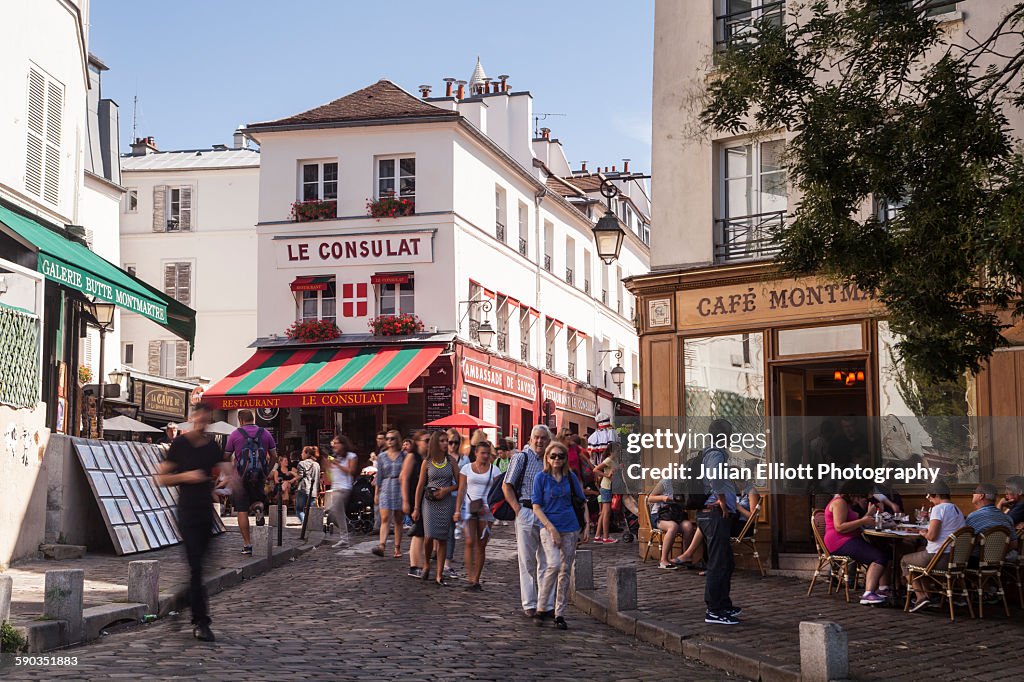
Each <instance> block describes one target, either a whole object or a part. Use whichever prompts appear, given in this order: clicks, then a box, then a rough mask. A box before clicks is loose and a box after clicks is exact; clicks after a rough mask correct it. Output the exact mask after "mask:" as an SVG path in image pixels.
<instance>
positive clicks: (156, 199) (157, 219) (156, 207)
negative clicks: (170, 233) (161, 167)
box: [153, 185, 167, 232]
mask: <svg viewBox="0 0 1024 682" xmlns="http://www.w3.org/2000/svg"><path fill="white" fill-rule="evenodd" d="M166 200H167V185H157V186H156V187H154V188H153V231H154V232H166V231H167V213H166V209H165V208H164V202H165V201H166Z"/></svg>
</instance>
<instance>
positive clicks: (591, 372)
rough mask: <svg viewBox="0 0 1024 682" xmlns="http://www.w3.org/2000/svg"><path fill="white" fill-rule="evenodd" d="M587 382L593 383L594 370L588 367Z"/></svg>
mask: <svg viewBox="0 0 1024 682" xmlns="http://www.w3.org/2000/svg"><path fill="white" fill-rule="evenodd" d="M587 383H588V384H593V383H594V371H593V370H590V369H588V370H587Z"/></svg>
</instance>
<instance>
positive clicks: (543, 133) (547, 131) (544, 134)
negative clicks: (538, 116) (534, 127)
mask: <svg viewBox="0 0 1024 682" xmlns="http://www.w3.org/2000/svg"><path fill="white" fill-rule="evenodd" d="M540 139H542V140H550V139H551V128H541V129H540Z"/></svg>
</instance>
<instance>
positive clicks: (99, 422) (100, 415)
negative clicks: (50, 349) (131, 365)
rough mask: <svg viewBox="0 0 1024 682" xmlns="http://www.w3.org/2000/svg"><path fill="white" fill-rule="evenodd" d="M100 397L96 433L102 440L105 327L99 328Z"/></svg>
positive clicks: (97, 408)
mask: <svg viewBox="0 0 1024 682" xmlns="http://www.w3.org/2000/svg"><path fill="white" fill-rule="evenodd" d="M99 329H100V397H99V399H98V400H97V401H96V433H97V435H98V436H99V438H100V439H101V440H102V438H103V394H104V393H105V392H106V385H105V384H106V376H105V375H104V374H103V372H104V368H103V360H104V358H103V356H104V355H105V354H106V352H105V351H106V349H105V345H106V339H107V330H106V327H103V326H100V328H99Z"/></svg>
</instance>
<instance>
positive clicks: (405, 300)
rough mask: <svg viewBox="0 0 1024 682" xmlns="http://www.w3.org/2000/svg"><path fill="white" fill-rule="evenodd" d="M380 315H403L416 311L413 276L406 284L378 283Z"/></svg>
mask: <svg viewBox="0 0 1024 682" xmlns="http://www.w3.org/2000/svg"><path fill="white" fill-rule="evenodd" d="M377 286H378V287H379V288H378V290H377V302H378V306H377V308H378V310H377V314H378V315H403V314H411V313H414V312H416V307H415V299H416V297H415V290H414V288H413V279H412V276H411V275H410V276H409V281H408V282H405V283H404V284H402V283H399V284H378V285H377Z"/></svg>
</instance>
